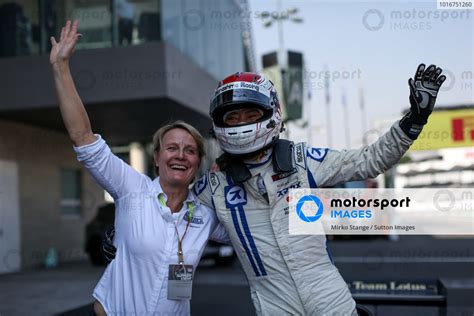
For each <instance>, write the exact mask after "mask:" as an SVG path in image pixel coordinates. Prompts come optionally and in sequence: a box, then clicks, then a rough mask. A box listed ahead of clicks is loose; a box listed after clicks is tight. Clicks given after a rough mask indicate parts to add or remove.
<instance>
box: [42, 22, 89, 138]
mask: <svg viewBox="0 0 474 316" xmlns="http://www.w3.org/2000/svg"><path fill="white" fill-rule="evenodd" d="M80 36H81V34H79V33H77V21H74V23H73V24H72V25H71V21H67V23H66V26H64V27H63V28H62V29H61V38H60V40H59V42H56V40H55V38H54V37H51V44H52V49H51V54H50V56H49V61H50V63H51V66H52V68H53V75H54V84H55V86H56V93H57V95H58V99H59V108H60V110H61V115H62V117H63V122H64V125H65V126H66V129H67V131H68V133H69V137H70V138H71V140H72V141H73V143H74V145H76V146H82V145H87V144H91V143H93V142H94V141H95V140H96V138H95V136H94V134H93V133H92V129H91V123H90V121H89V117H88V116H87V112H86V109H85V108H84V104H82V101H81V98H80V97H79V94H78V93H77V90H76V86H75V85H74V80H73V79H72V76H71V71H70V70H69V59H70V58H71V56H72V54H73V53H74V49H75V47H76V43H77V41H78V39H79V37H80Z"/></svg>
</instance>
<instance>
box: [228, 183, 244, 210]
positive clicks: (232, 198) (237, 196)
mask: <svg viewBox="0 0 474 316" xmlns="http://www.w3.org/2000/svg"><path fill="white" fill-rule="evenodd" d="M226 191H227V192H226V201H227V203H228V204H230V205H234V206H235V205H239V204H247V197H246V195H245V191H244V188H242V187H241V186H238V185H235V186H233V187H230V188H229V189H228V190H226Z"/></svg>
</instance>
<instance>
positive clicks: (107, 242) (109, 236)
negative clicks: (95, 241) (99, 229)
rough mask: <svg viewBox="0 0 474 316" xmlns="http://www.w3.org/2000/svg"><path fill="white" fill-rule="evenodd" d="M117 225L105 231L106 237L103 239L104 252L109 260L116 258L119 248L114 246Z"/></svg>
mask: <svg viewBox="0 0 474 316" xmlns="http://www.w3.org/2000/svg"><path fill="white" fill-rule="evenodd" d="M114 236H115V227H114V226H111V227H110V228H109V229H107V230H106V231H105V235H104V238H103V239H102V253H103V254H104V257H105V259H107V261H108V262H111V261H112V260H114V259H115V254H116V253H117V248H115V246H114Z"/></svg>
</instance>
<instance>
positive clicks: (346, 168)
mask: <svg viewBox="0 0 474 316" xmlns="http://www.w3.org/2000/svg"><path fill="white" fill-rule="evenodd" d="M411 143H412V140H411V139H410V138H408V137H407V136H406V135H405V134H404V132H403V131H402V130H401V129H400V127H399V126H398V122H397V123H395V124H394V125H393V126H392V128H391V129H390V131H389V132H387V133H386V134H385V135H383V136H382V137H381V138H379V140H378V141H377V142H376V143H374V144H373V145H370V146H367V147H364V148H362V149H358V150H347V151H346V150H344V151H340V152H339V151H333V150H328V149H322V148H312V147H308V146H306V145H305V144H304V143H300V144H297V145H296V146H295V150H294V158H295V162H296V168H295V170H294V171H293V172H288V173H286V174H282V173H276V172H275V171H274V168H273V165H272V160H271V159H269V160H268V161H267V162H266V163H264V164H263V165H259V166H257V167H254V168H249V169H250V172H251V174H252V178H251V179H250V180H248V181H246V182H245V183H244V184H243V185H239V184H235V183H233V182H232V179H230V177H228V176H226V174H225V173H224V172H217V173H214V172H209V173H208V174H207V175H206V176H204V177H203V178H201V179H200V180H199V181H198V182H197V183H196V185H195V187H194V191H195V194H196V195H197V196H198V198H199V199H200V200H201V201H202V202H203V203H204V204H206V205H208V206H210V207H211V206H212V207H214V208H215V209H216V212H217V216H218V218H219V220H220V221H221V223H222V224H223V225H224V226H225V227H226V230H227V232H228V234H229V236H230V238H231V240H232V244H233V246H234V248H235V249H236V252H237V255H238V257H239V259H240V262H241V264H242V266H243V269H244V271H245V273H246V275H247V279H248V281H249V283H250V287H251V296H252V300H253V303H254V306H255V309H256V311H257V314H259V315H283V314H292V315H355V314H356V312H355V302H354V300H353V299H352V296H351V294H350V292H349V290H348V288H347V285H346V283H345V282H344V280H343V279H342V277H341V275H340V274H339V271H338V270H337V268H336V267H335V266H334V265H333V263H332V261H331V259H330V257H329V256H328V252H327V249H326V238H325V236H316V235H312V236H290V235H289V233H288V222H289V220H288V211H289V206H288V201H287V199H288V191H289V189H290V188H308V187H311V188H315V187H328V186H333V185H335V184H338V183H341V182H346V181H351V180H362V179H366V178H373V177H375V176H377V175H378V174H380V173H382V172H384V171H386V170H387V169H389V168H390V167H391V166H393V165H394V164H396V163H397V162H398V161H399V160H400V158H401V157H402V155H403V154H404V153H405V152H406V150H407V149H408V148H409V146H410V145H411ZM259 175H260V177H262V178H263V183H264V185H265V187H266V191H267V193H268V197H269V203H268V202H267V200H266V199H265V198H264V197H263V196H262V190H261V188H260V190H259V185H258V183H257V182H258V178H259ZM260 187H261V184H260Z"/></svg>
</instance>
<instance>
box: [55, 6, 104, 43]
mask: <svg viewBox="0 0 474 316" xmlns="http://www.w3.org/2000/svg"><path fill="white" fill-rule="evenodd" d="M63 4H64V7H63V8H62V12H61V13H60V15H62V17H61V18H59V21H60V23H59V24H60V26H62V25H63V24H64V22H65V21H66V20H77V21H78V22H79V32H80V33H81V34H82V35H83V36H82V38H81V39H80V41H79V42H78V44H77V48H78V49H87V48H102V47H111V46H112V34H111V31H112V27H111V25H112V23H111V22H112V14H111V11H110V0H88V1H83V0H69V1H64V2H63Z"/></svg>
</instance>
